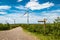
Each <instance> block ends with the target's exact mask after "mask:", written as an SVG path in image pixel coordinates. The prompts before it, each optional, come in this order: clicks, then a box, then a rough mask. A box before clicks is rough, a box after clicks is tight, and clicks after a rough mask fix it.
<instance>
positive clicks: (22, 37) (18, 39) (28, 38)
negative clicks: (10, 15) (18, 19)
mask: <svg viewBox="0 0 60 40" xmlns="http://www.w3.org/2000/svg"><path fill="white" fill-rule="evenodd" d="M0 40H38V39H37V38H36V37H35V36H32V35H29V34H27V33H26V32H24V31H23V29H22V28H21V27H17V28H15V29H12V30H8V31H0Z"/></svg>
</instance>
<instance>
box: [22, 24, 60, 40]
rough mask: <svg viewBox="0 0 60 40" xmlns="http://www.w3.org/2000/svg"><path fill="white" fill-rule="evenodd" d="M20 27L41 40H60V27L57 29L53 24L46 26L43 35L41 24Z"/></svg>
mask: <svg viewBox="0 0 60 40" xmlns="http://www.w3.org/2000/svg"><path fill="white" fill-rule="evenodd" d="M21 27H22V28H24V29H25V30H27V31H29V32H31V33H33V35H34V34H35V35H36V36H37V37H38V38H40V39H41V40H60V25H59V26H58V27H57V26H55V25H54V24H46V30H45V33H44V26H43V24H29V25H27V24H22V25H21ZM58 31H59V33H58Z"/></svg>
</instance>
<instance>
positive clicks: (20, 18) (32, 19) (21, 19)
mask: <svg viewBox="0 0 60 40" xmlns="http://www.w3.org/2000/svg"><path fill="white" fill-rule="evenodd" d="M53 11H55V12H56V11H58V10H53ZM41 14H42V15H41V16H38V15H36V14H35V13H29V23H38V20H43V19H44V18H46V19H47V22H50V23H52V22H53V21H54V19H55V18H57V17H58V16H60V15H59V14H58V12H56V13H52V11H49V12H42V13H41ZM2 18H3V19H2ZM14 19H15V22H16V23H27V15H25V16H24V13H23V12H20V13H18V12H17V13H11V14H6V15H5V16H0V22H1V23H6V20H7V21H8V22H9V23H14Z"/></svg>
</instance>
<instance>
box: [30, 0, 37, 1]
mask: <svg viewBox="0 0 60 40" xmlns="http://www.w3.org/2000/svg"><path fill="white" fill-rule="evenodd" d="M30 1H38V0H30Z"/></svg>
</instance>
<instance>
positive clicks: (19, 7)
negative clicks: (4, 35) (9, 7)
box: [16, 5, 27, 10]
mask: <svg viewBox="0 0 60 40" xmlns="http://www.w3.org/2000/svg"><path fill="white" fill-rule="evenodd" d="M16 8H17V9H22V10H27V8H26V7H24V6H22V5H20V6H16Z"/></svg>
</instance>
